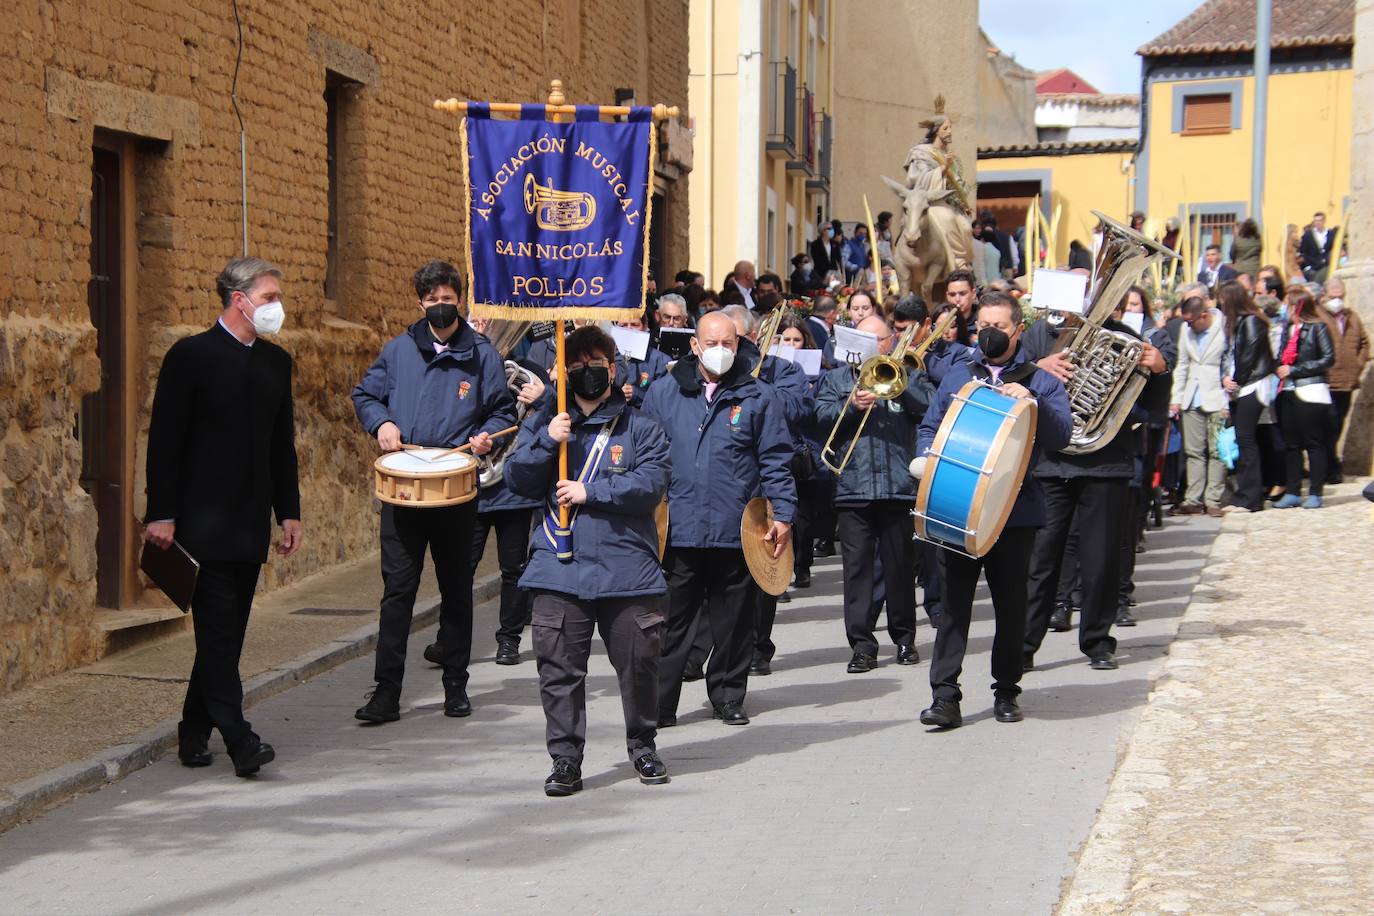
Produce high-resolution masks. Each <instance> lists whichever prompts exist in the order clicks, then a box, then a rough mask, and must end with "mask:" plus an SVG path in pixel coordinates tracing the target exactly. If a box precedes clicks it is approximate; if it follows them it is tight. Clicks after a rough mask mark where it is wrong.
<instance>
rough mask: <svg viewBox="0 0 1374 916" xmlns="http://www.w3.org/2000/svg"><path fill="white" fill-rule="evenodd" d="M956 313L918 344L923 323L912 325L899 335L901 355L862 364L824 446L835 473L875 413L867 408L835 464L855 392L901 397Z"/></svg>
mask: <svg viewBox="0 0 1374 916" xmlns="http://www.w3.org/2000/svg"><path fill="white" fill-rule="evenodd" d="M954 318H955V313H954V312H950V313H949V314H948V315H946V316H945V317H944V318H942V319H940V323H939V324H938V325H936V326H935V327H934V328H933V329H932V330H931V332H930V333H929V334H927V335H926V338H925V340H922V341H921V342H920V343H919V344H917V345H916V346H915V347H912V346H911V341H912V340H913V339H914V338H915V337H916V332H917V331H918V330H920V325H921V324H924V322H921V323H920V324H912V325H911V327H909V328H907V329H906V330H905V331H903V332H902V336H901V337H899V338H897V345H896V346H894V347H893V348H892V352H893V354H897V353H900V354H901V355H900V356H896V355H891V356H884V355H882V354H881V353H880V354H878V355H876V356H870V357H869V358H868V359H866V360H864V361H863V365H861V366H859V370H858V371H859V377H858V379H856V380H855V382H854V389H853V390H852V391H850V392H849V398H848V399H847V400H846V401H845V402H844V409H843V410H841V411H840V415H839V416H838V417H837V418H836V419H835V425H834V426H832V427H831V428H830V435H829V436H828V437H826V440H825V446H824V447H823V448H822V449H821V463H822V464H824V465H825V466H826V467H828V468H830V470H832V471H834V472H835V473H836V474H842V473H844V469H845V467H846V466H847V465H848V464H849V459H850V458H851V457H853V455H854V446H855V445H857V444H858V442H859V437H860V436H861V435H863V431H864V426H866V425H867V424H868V417H869V415H870V414H871V413H873V407H872V406H870V407H869V408H868V409H867V410H865V411H864V413H863V416H862V417H861V418H860V419H859V428H858V429H856V430H854V436H853V438H851V439H850V440H849V448H847V449H845V453H844V457H843V458H841V459H840V463H839V464H838V465H835V464H832V463H831V459H832V458H833V457H834V456H835V448H834V445H835V437H836V436H837V435H839V432H840V424H841V423H843V422H844V417H845V414H846V413H848V412H849V407H850V405H851V404H853V403H854V395H855V394H857V393H858V392H859V391H860V390H863V391H869V392H872V393H873V395H874V396H875V397H876V398H877V399H878V400H880V401H890V400H892V399H893V398H895V397H898V396H899V395H900V394H901V393H902V392H903V391H905V390H906V384H907V373H908V372H918V371H919V372H924V371H925V368H926V361H925V355H926V352H927V351H929V350H930V348H931V347H932V346H934V344H935V342H936V341H937V340H939V339H940V338H941V337H942V336H943V335H944V333H945V331H946V330H948V329H949V326H950V325H951V324H953V323H954Z"/></svg>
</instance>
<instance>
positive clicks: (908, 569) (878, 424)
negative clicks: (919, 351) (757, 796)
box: [816, 297, 933, 674]
mask: <svg viewBox="0 0 1374 916" xmlns="http://www.w3.org/2000/svg"><path fill="white" fill-rule="evenodd" d="M911 298H914V299H915V301H914V302H906V301H905V300H904V305H902V306H899V307H900V308H902V318H903V321H904V323H907V324H909V323H911V322H917V323H923V322H925V321H927V320H929V317H930V316H929V313H928V312H927V311H926V306H925V303H924V302H921V301H920V298H919V297H911ZM858 330H860V331H863V332H864V333H866V334H872V335H874V336H875V337H877V338H878V352H879V353H880V354H882V355H888V354H891V353H892V348H893V345H894V343H895V341H896V339H897V332H896V331H894V330H893V329H891V328H889V327H888V326H887V322H885V321H884V320H883V319H882V318H879V317H877V316H876V315H875V316H871V317H869V318H865V319H864V320H863V321H861V322H859V327H858ZM856 381H857V380H856V378H855V374H854V370H853V369H851V368H850V367H849V366H840V367H839V368H836V369H831V370H830V371H829V372H828V373H826V374H825V377H824V378H823V379H822V381H821V386H820V391H819V393H818V394H817V396H816V418H817V420H818V421H819V423H820V425H821V426H822V427H823V428H826V427H833V426H835V424H837V423H838V424H839V427H838V430H837V432H836V438H837V439H839V438H840V437H844V438H845V439H849V438H852V437H853V436H854V435H855V430H856V429H857V427H858V424H859V420H860V419H861V418H862V417H863V416H864V414H865V413H867V414H868V422H867V423H866V424H865V426H864V429H863V433H862V435H860V436H859V438H858V440H857V441H856V442H855V443H854V452H853V455H852V456H851V457H850V459H849V462H848V464H846V465H845V466H844V470H843V471H842V472H841V473H840V475H839V477H838V478H837V479H836V481H835V532H836V534H837V535H838V536H839V540H840V558H841V561H842V562H843V566H844V626H845V635H846V636H847V637H848V639H849V648H850V650H851V651H852V652H853V653H854V654H853V657H852V658H851V659H850V661H849V665H848V668H847V669H846V670H847V671H848V672H849V673H850V674H863V673H865V672H868V671H872V670H873V669H874V668H876V667H878V640H877V638H876V636H875V635H874V628H875V627H876V626H877V622H878V620H877V608H876V606H875V602H874V593H873V586H874V579H875V570H874V561H875V558H876V559H877V560H878V561H879V563H880V564H881V566H882V577H883V584H884V586H885V588H884V596H885V599H886V605H887V631H888V635H889V636H890V637H891V639H892V642H893V643H894V644H895V645H896V646H897V664H899V665H914V664H916V663H917V662H919V661H920V657H919V655H918V654H917V652H916V579H915V575H914V568H913V567H914V565H915V550H914V545H913V543H912V536H911V508H912V505H913V503H914V502H915V500H916V487H915V484H914V482H913V481H912V479H911V475H910V474H909V473H908V472H907V468H908V466H909V465H910V464H911V459H912V458H913V457H914V456H915V454H916V426H917V424H919V423H920V422H921V417H922V416H923V415H924V414H925V412H926V408H927V407H928V406H929V405H930V401H931V396H932V393H933V390H932V389H931V387H930V383H929V382H928V381H927V380H926V378H925V373H923V372H919V371H908V380H907V384H906V387H905V388H904V389H903V390H902V393H901V394H899V395H897V396H896V397H895V398H892V399H890V400H880V399H879V398H878V396H877V395H876V394H874V393H873V392H872V391H871V390H867V389H859V390H858V391H855V384H856ZM851 392H852V393H853V398H852V399H851V398H850V394H851Z"/></svg>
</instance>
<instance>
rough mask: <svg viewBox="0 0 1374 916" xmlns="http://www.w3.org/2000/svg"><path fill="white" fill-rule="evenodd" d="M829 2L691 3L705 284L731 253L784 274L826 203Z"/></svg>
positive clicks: (696, 192)
mask: <svg viewBox="0 0 1374 916" xmlns="http://www.w3.org/2000/svg"><path fill="white" fill-rule="evenodd" d="M836 5H837V4H836V3H834V2H833V0H692V2H691V10H690V20H689V21H690V34H689V36H688V48H689V50H688V57H689V61H688V65H689V77H688V108H689V110H690V111H691V112H692V129H693V131H694V143H693V149H694V171H693V175H692V182H691V185H690V188H689V201H690V212H691V226H690V231H689V235H690V244H689V248H690V252H691V264H690V266H691V267H692V269H694V270H699V271H701V272H702V273H704V274H705V275H706V277H707V285H708V286H712V287H715V286H718V285H719V284H720V282H721V279H722V278H723V277H724V275H725V274H726V273H727V272H728V271H729V270H730V269H731V268H732V267H733V266H734V264H735V262H736V261H739V260H748V261H753V262H754V263H755V264H756V265H757V268H758V270H759V272H764V271H772V272H775V273H778V274H780V275H782V276H783V277H784V278H785V277H786V275H787V274H788V273H789V272H790V271H791V269H792V268H791V264H790V259H791V257H792V255H793V254H795V253H797V252H799V251H801V250H803V249H804V248H805V247H806V245H807V243H808V239H809V238H811V237H812V236H811V235H810V234H808V227H814V225H815V223H816V220H817V217H818V215H820V214H821V213H822V212H824V210H825V208H826V200H827V197H828V194H829V190H830V142H831V137H832V135H833V127H832V123H833V122H832V119H831V113H832V112H833V110H834V105H833V94H832V89H831V86H832V67H831V59H832V57H831V47H832V45H833V44H834V41H833V22H832V19H831V16H832V14H833V12H834V7H835V6H836ZM687 266H688V265H686V264H683V265H676V268H675V269H680V268H682V267H687Z"/></svg>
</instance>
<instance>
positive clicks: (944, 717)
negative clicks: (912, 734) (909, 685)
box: [921, 699, 964, 728]
mask: <svg viewBox="0 0 1374 916" xmlns="http://www.w3.org/2000/svg"><path fill="white" fill-rule="evenodd" d="M921 724H922V725H933V726H935V727H936V728H958V727H959V726H960V725H963V724H964V717H963V715H961V714H960V712H959V701H958V700H940V699H937V700H935V702H933V703H931V704H930V708H929V709H923V710H921Z"/></svg>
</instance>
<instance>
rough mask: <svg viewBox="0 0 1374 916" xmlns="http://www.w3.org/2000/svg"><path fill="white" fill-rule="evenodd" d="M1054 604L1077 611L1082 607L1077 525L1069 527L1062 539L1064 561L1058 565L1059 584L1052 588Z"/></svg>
mask: <svg viewBox="0 0 1374 916" xmlns="http://www.w3.org/2000/svg"><path fill="white" fill-rule="evenodd" d="M1054 601H1055V604H1062V605H1063V606H1064V607H1067V608H1073V609H1074V610H1078V609H1080V608H1082V607H1083V580H1082V578H1080V577H1079V575H1078V525H1077V524H1076V523H1075V524H1072V525H1070V526H1069V536H1068V537H1067V538H1065V539H1064V559H1063V560H1061V561H1060V564H1059V584H1058V585H1056V586H1055V588H1054Z"/></svg>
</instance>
